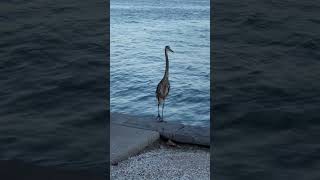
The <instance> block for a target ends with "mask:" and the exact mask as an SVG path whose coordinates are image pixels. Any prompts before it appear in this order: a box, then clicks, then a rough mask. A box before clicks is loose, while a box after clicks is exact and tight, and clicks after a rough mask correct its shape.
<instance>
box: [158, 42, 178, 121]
mask: <svg viewBox="0 0 320 180" xmlns="http://www.w3.org/2000/svg"><path fill="white" fill-rule="evenodd" d="M168 52H172V53H173V52H174V51H173V50H172V49H171V48H170V46H166V47H165V48H164V55H165V58H166V68H165V72H164V76H163V78H162V79H161V81H160V82H159V84H158V86H157V90H156V97H157V101H158V116H157V120H158V121H159V122H162V121H163V109H164V103H165V100H166V98H167V96H168V95H169V91H170V82H169V58H168ZM161 104H162V117H160V110H159V107H160V105H161Z"/></svg>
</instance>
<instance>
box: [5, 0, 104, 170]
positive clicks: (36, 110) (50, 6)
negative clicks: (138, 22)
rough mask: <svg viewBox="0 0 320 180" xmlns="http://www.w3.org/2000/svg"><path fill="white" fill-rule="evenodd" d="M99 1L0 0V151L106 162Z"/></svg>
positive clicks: (39, 161) (61, 161) (48, 162)
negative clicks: (26, 0) (0, 0)
mask: <svg viewBox="0 0 320 180" xmlns="http://www.w3.org/2000/svg"><path fill="white" fill-rule="evenodd" d="M105 7H106V5H105V3H104V2H102V1H90V2H87V1H78V0H75V1H73V0H71V1H68V2H66V1H62V0H61V1H59V0H55V1H50V2H47V1H46V2H44V1H38V0H31V1H28V2H20V1H5V2H1V3H0V19H1V20H0V27H1V28H0V37H1V41H0V59H1V61H0V159H1V160H4V159H8V160H21V161H25V162H29V163H32V164H36V165H41V166H57V167H59V168H64V169H87V170H88V169H90V170H92V171H104V170H105V168H106V165H107V163H106V154H107V150H106V140H107V134H108V132H106V127H105V124H106V117H107V115H106V113H107V111H106V108H105V105H106V89H107V88H106V87H105V84H106V77H105V75H106V74H107V66H106V57H107V56H108V54H106V47H107V39H106V37H107V35H106V34H107V32H108V28H107V25H106V24H107V20H106V19H107V18H106V13H105V12H106V11H105Z"/></svg>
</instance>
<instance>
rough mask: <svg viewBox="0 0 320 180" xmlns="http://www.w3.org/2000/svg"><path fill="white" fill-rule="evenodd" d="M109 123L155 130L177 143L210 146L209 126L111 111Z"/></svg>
mask: <svg viewBox="0 0 320 180" xmlns="http://www.w3.org/2000/svg"><path fill="white" fill-rule="evenodd" d="M111 123H113V124H118V125H122V126H126V127H132V128H137V129H143V130H151V131H157V132H159V133H160V136H161V137H163V138H166V139H172V140H174V141H176V142H179V143H187V144H196V145H202V146H208V147H209V146H210V129H209V127H199V126H188V125H183V124H180V123H176V122H157V121H155V119H154V118H152V117H137V116H131V115H130V116H129V115H125V114H121V113H111Z"/></svg>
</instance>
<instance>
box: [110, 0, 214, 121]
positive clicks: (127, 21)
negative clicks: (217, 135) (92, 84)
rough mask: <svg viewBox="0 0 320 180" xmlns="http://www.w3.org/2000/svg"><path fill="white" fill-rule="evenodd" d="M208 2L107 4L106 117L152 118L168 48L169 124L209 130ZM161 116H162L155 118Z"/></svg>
mask: <svg viewBox="0 0 320 180" xmlns="http://www.w3.org/2000/svg"><path fill="white" fill-rule="evenodd" d="M209 3H210V2H209V1H208V0H202V1H196V0H188V1H178V0H175V1H161V0H151V1H149V0H141V1H129V0H120V1H118V0H113V1H111V4H110V5H111V12H110V13H111V16H110V18H111V23H110V30H111V40H110V46H111V49H110V58H111V64H110V74H111V76H110V78H111V81H110V84H111V87H110V97H111V99H110V103H111V111H114V112H123V113H127V114H134V115H143V116H154V117H156V115H157V101H156V97H155V90H156V87H157V84H158V83H159V81H160V80H161V79H162V77H163V74H164V69H165V57H164V47H165V46H166V45H169V46H170V47H171V48H172V49H173V50H174V51H175V53H174V54H169V62H170V70H169V71H170V73H169V74H170V75H169V79H170V85H171V88H170V93H169V97H168V99H167V100H166V103H165V110H164V116H165V119H166V120H168V121H181V122H183V123H185V124H190V125H201V126H209V121H210V120H209V119H210V115H209V114H210V4H209ZM160 113H161V112H160Z"/></svg>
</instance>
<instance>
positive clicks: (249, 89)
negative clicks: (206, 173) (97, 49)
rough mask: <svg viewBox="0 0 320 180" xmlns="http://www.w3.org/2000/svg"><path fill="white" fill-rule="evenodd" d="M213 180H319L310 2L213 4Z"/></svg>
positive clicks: (317, 67) (318, 87) (319, 88)
mask: <svg viewBox="0 0 320 180" xmlns="http://www.w3.org/2000/svg"><path fill="white" fill-rule="evenodd" d="M213 8H214V17H213V19H214V27H215V28H214V29H213V39H214V42H213V47H214V49H213V53H214V54H213V56H214V61H213V72H214V77H213V80H214V84H215V86H214V91H213V108H212V109H213V110H214V114H215V116H214V117H213V119H214V124H213V126H214V128H215V130H214V133H213V135H214V137H213V138H212V139H214V145H213V146H214V162H213V163H214V165H213V166H212V167H214V168H215V171H214V174H215V175H216V176H215V178H216V179H260V180H261V179H263V180H264V179H265V180H269V179H297V180H300V179H320V174H319V165H320V162H319V152H320V145H319V138H320V133H319V132H320V121H319V120H320V113H319V110H320V61H319V60H320V38H319V37H320V36H319V32H320V6H319V2H318V1H310V0H306V1H298V0H289V1H287V0H285V1H255V0H245V1H232V0H221V1H215V3H214V4H213Z"/></svg>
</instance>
